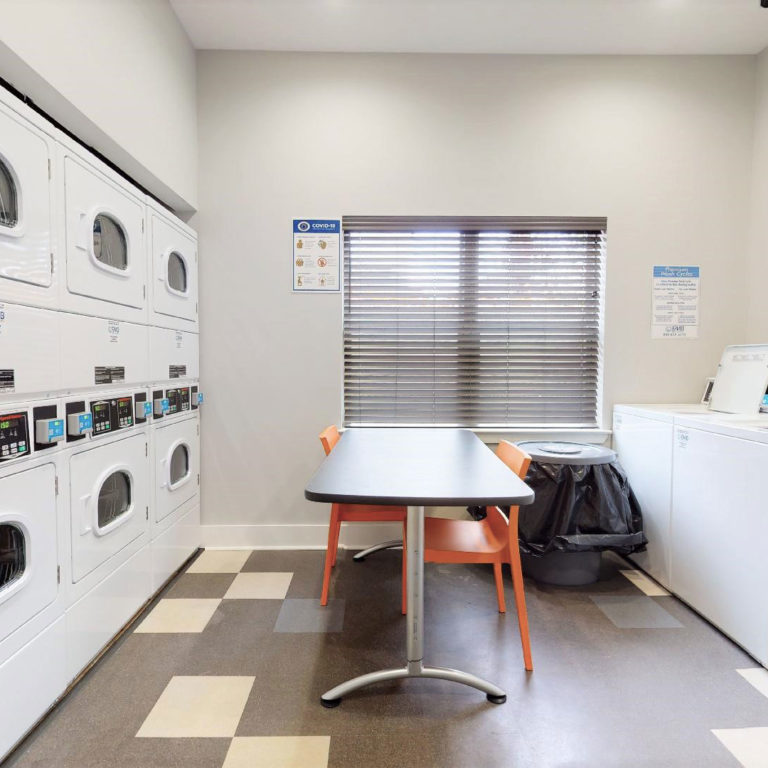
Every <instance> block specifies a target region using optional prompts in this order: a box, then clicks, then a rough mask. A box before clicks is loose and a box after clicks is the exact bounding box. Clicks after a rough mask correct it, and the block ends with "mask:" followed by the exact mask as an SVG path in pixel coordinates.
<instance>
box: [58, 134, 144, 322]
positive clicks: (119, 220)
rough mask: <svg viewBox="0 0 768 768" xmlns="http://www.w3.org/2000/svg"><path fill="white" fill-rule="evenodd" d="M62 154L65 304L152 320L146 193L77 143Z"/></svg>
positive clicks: (99, 313) (91, 312)
mask: <svg viewBox="0 0 768 768" xmlns="http://www.w3.org/2000/svg"><path fill="white" fill-rule="evenodd" d="M59 154H60V159H59V173H60V176H61V183H63V191H62V195H63V200H64V224H65V231H64V233H63V235H62V240H63V242H64V245H65V257H64V259H63V261H64V265H65V272H66V279H65V280H63V281H62V282H63V283H64V284H63V286H62V289H61V307H62V309H65V310H67V311H70V312H80V313H83V314H88V315H97V316H100V317H112V318H115V319H118V320H130V321H133V322H138V323H146V322H147V299H146V283H147V253H146V245H145V240H144V237H145V233H144V227H145V219H144V213H145V206H144V199H143V196H142V197H141V198H140V197H138V196H137V195H136V194H135V193H134V190H133V188H132V187H130V186H129V185H128V184H127V182H125V181H124V180H123V179H121V178H120V177H119V176H118V175H117V174H116V173H114V172H113V171H112V170H111V169H109V168H107V167H106V166H105V165H103V164H102V163H101V162H100V161H98V160H97V159H96V158H93V157H91V156H89V155H87V154H86V153H85V152H84V150H82V149H81V148H80V147H78V146H76V145H75V144H74V143H72V142H69V143H66V142H65V143H64V144H62V145H61V148H60V153H59Z"/></svg>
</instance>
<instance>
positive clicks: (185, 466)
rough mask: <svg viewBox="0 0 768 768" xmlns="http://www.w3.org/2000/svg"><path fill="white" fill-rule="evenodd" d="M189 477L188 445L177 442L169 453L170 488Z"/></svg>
mask: <svg viewBox="0 0 768 768" xmlns="http://www.w3.org/2000/svg"><path fill="white" fill-rule="evenodd" d="M188 478H189V446H188V445H185V444H184V443H179V444H178V445H177V446H176V447H175V448H174V449H173V453H172V454H171V461H170V476H169V479H170V481H171V482H170V488H171V490H173V489H174V488H178V487H179V485H180V484H181V483H182V482H184V481H185V480H187V479H188Z"/></svg>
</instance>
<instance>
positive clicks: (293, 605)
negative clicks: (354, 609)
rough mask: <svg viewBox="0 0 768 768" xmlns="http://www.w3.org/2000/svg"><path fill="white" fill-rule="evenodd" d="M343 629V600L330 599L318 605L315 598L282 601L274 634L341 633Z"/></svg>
mask: <svg viewBox="0 0 768 768" xmlns="http://www.w3.org/2000/svg"><path fill="white" fill-rule="evenodd" d="M343 627H344V600H338V599H330V600H329V601H328V605H326V606H322V605H320V601H319V600H318V599H317V598H309V599H289V600H284V601H283V606H282V608H281V609H280V614H279V615H278V617H277V621H276V622H275V632H341V630H342V628H343Z"/></svg>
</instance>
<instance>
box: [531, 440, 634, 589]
mask: <svg viewBox="0 0 768 768" xmlns="http://www.w3.org/2000/svg"><path fill="white" fill-rule="evenodd" d="M518 445H519V446H520V447H521V448H523V449H524V450H525V451H527V452H528V453H529V454H530V456H531V459H532V461H531V467H530V469H529V470H528V475H527V477H526V482H527V483H528V485H530V486H531V488H533V490H534V491H535V493H536V498H535V500H534V502H533V504H530V505H527V506H524V507H521V508H520V517H519V519H520V524H519V525H520V551H521V553H522V560H523V570H524V571H525V573H526V574H527V575H529V576H531V577H532V578H534V579H536V581H540V582H544V583H546V584H559V585H566V586H573V585H579V584H591V583H592V582H595V581H597V579H598V577H599V575H600V560H601V554H602V552H603V551H605V550H606V549H607V550H612V551H614V552H618V553H620V554H630V553H632V552H637V551H641V550H643V549H645V544H646V539H645V535H644V533H643V522H642V514H641V512H640V507H639V505H638V503H637V499H636V498H635V496H634V494H633V493H632V490H631V488H630V487H629V482H628V481H627V477H626V475H625V474H624V471H623V470H622V468H621V466H620V465H619V463H618V461H617V460H616V453H615V452H614V451H612V450H611V449H610V448H604V447H603V446H600V445H590V444H587V443H569V442H545V441H524V442H520V443H518Z"/></svg>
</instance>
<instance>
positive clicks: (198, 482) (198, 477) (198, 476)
mask: <svg viewBox="0 0 768 768" xmlns="http://www.w3.org/2000/svg"><path fill="white" fill-rule="evenodd" d="M197 484H198V485H200V475H199V474H198V475H197Z"/></svg>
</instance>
